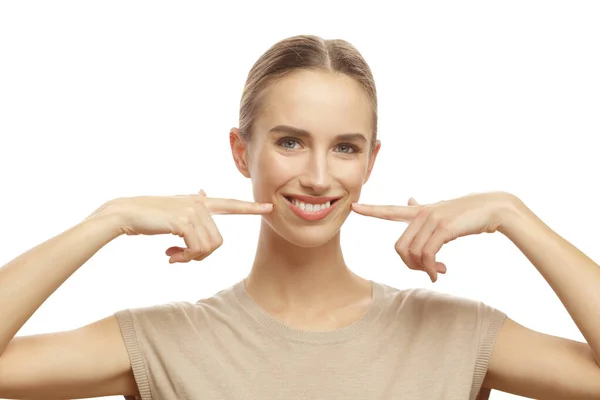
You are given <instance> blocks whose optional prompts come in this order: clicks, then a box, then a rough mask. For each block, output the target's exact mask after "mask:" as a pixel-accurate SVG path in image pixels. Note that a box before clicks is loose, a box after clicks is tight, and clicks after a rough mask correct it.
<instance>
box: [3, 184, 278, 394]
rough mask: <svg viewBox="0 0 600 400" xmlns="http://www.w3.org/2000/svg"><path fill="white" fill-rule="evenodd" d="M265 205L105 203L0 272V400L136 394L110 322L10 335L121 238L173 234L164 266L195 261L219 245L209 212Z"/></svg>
mask: <svg viewBox="0 0 600 400" xmlns="http://www.w3.org/2000/svg"><path fill="white" fill-rule="evenodd" d="M271 209H272V205H261V204H257V203H249V202H244V201H240V200H233V199H214V198H207V197H206V196H205V195H204V194H200V195H190V196H173V197H151V196H142V197H135V198H125V199H118V200H114V201H111V202H109V203H107V204H106V205H105V206H104V207H101V208H100V209H99V210H98V211H97V212H96V213H94V214H93V215H92V216H90V217H89V218H87V219H86V220H84V221H83V222H81V223H79V224H78V225H76V226H74V227H73V228H71V229H69V230H67V231H66V232H64V233H62V234H60V235H58V236H56V237H54V238H52V239H50V240H48V241H46V242H44V243H42V244H40V245H38V246H37V247H35V248H33V249H31V250H29V251H28V252H26V253H24V254H22V255H21V256H19V257H17V258H16V259H14V260H13V261H11V262H9V263H8V264H7V265H5V266H4V267H2V268H0V321H1V323H0V398H9V399H14V398H17V399H24V398H26V399H66V398H68V399H74V398H89V397H102V396H109V395H132V394H135V393H136V392H137V388H136V385H135V381H134V378H133V375H132V374H133V373H132V371H131V367H130V362H129V357H128V354H127V350H126V347H125V343H124V341H123V338H122V336H121V332H120V328H119V325H118V323H117V321H116V319H115V317H114V316H110V317H107V318H105V319H102V320H100V321H97V322H95V323H93V324H90V325H88V326H85V327H82V328H79V329H75V330H72V331H68V332H59V333H48V334H41V335H34V336H26V337H16V338H15V335H16V334H17V332H18V331H19V330H20V329H21V327H22V326H23V325H24V324H25V323H26V322H27V320H28V319H29V318H30V317H31V316H32V315H33V314H34V313H35V311H36V310H37V309H38V308H39V307H40V306H41V305H42V304H43V303H44V302H45V301H46V299H47V298H48V297H49V296H50V295H51V294H52V293H53V292H54V291H55V290H56V289H58V287H59V286H61V285H62V284H63V283H64V282H65V281H66V280H67V279H68V278H69V276H71V275H72V274H73V273H74V272H75V271H76V270H77V269H78V268H80V267H81V266H82V265H83V264H84V263H85V262H86V261H87V260H88V259H89V258H90V257H92V256H93V255H94V254H95V253H96V252H98V250H100V249H101V248H102V247H103V246H105V245H106V244H107V243H109V242H110V241H111V240H113V239H115V238H117V237H118V236H120V235H122V234H128V235H159V234H173V235H177V236H180V237H182V238H183V239H184V242H185V247H172V248H170V249H167V251H166V254H167V256H168V257H169V261H170V262H171V263H175V262H189V261H192V260H202V259H204V258H205V257H207V256H208V255H210V254H211V253H212V252H213V251H214V250H215V249H216V248H218V247H219V246H220V245H221V243H222V238H221V236H220V233H219V231H218V229H217V227H216V225H215V223H214V221H213V220H212V217H211V214H215V213H222V214H265V213H269V212H270V211H271Z"/></svg>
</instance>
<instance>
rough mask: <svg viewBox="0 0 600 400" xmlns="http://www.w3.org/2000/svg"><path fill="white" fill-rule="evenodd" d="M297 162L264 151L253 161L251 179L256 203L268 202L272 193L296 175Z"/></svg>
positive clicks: (272, 152)
mask: <svg viewBox="0 0 600 400" xmlns="http://www.w3.org/2000/svg"><path fill="white" fill-rule="evenodd" d="M297 169H298V162H294V160H292V157H286V156H284V155H281V154H278V153H277V152H274V151H271V152H268V151H265V152H262V153H261V154H259V155H257V157H256V158H254V159H253V161H252V165H251V175H250V176H251V179H252V185H253V187H254V195H255V199H256V200H257V201H269V199H270V198H272V196H273V194H274V192H275V191H276V190H278V189H279V188H280V187H282V186H284V185H285V184H287V183H288V182H289V181H290V180H291V179H293V177H294V176H295V174H297Z"/></svg>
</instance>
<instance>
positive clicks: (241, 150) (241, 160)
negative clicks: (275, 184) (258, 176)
mask: <svg viewBox="0 0 600 400" xmlns="http://www.w3.org/2000/svg"><path fill="white" fill-rule="evenodd" d="M229 145H230V146H231V155H232V156H233V161H234V162H235V166H236V167H237V169H238V171H240V172H241V173H242V175H244V176H245V177H246V178H250V172H249V171H248V160H247V159H248V143H246V141H245V140H244V139H243V138H242V133H241V132H240V130H239V129H238V128H231V130H230V131H229Z"/></svg>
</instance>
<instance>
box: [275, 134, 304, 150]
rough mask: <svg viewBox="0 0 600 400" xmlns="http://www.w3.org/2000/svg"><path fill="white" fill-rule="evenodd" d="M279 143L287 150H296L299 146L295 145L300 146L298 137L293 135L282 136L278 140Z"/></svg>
mask: <svg viewBox="0 0 600 400" xmlns="http://www.w3.org/2000/svg"><path fill="white" fill-rule="evenodd" d="M277 144H278V145H279V146H281V147H283V148H284V149H286V150H296V148H297V147H295V146H300V142H299V141H298V139H295V138H291V137H285V138H281V139H279V140H278V141H277Z"/></svg>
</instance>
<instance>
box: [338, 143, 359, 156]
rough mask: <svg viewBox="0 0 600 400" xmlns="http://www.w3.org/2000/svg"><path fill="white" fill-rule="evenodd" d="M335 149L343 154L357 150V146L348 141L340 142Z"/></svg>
mask: <svg viewBox="0 0 600 400" xmlns="http://www.w3.org/2000/svg"><path fill="white" fill-rule="evenodd" d="M337 149H338V152H340V153H345V154H352V153H357V152H358V148H357V147H356V146H354V145H353V144H349V143H340V144H339V145H338V146H337Z"/></svg>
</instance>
